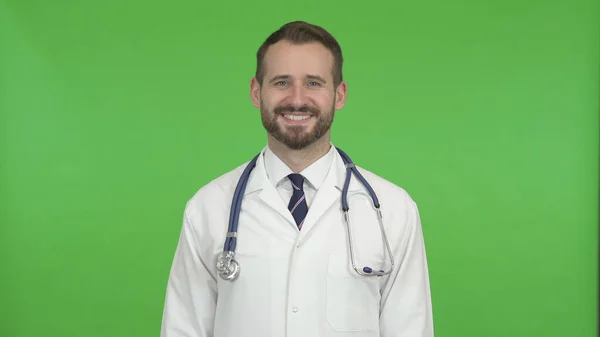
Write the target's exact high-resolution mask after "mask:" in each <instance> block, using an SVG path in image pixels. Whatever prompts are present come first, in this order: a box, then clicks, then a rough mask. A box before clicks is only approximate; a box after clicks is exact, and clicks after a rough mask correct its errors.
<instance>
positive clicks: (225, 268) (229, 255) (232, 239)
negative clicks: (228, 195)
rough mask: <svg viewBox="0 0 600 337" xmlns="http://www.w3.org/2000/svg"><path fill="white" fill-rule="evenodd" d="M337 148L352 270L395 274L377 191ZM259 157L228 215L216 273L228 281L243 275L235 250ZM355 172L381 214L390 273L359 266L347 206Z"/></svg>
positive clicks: (246, 173) (242, 180) (241, 182)
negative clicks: (246, 195)
mask: <svg viewBox="0 0 600 337" xmlns="http://www.w3.org/2000/svg"><path fill="white" fill-rule="evenodd" d="M336 149H337V151H338V152H339V154H340V155H341V156H342V159H343V160H344V164H345V166H346V181H345V182H344V188H343V190H342V211H343V212H344V221H345V222H346V227H347V228H348V242H349V246H350V258H351V260H352V267H353V268H354V270H355V271H356V272H357V273H358V274H359V275H362V276H384V275H388V274H389V273H391V272H392V270H394V258H393V257H392V250H391V248H390V244H389V242H388V239H387V235H386V233H385V228H384V227H383V216H382V214H381V209H380V204H379V199H377V195H376V194H375V191H373V188H371V185H369V183H368V182H367V180H366V179H365V178H364V177H363V176H362V175H361V174H360V172H358V169H357V168H356V166H355V165H354V163H352V160H350V157H348V155H347V154H346V153H344V151H342V150H340V149H339V148H337V147H336ZM259 156H260V153H259V154H258V155H256V157H254V158H253V159H252V160H251V161H250V163H249V164H248V165H247V166H246V168H245V170H244V172H242V175H241V177H240V180H239V181H238V184H237V187H236V188H235V192H234V193H233V201H232V204H231V209H230V213H229V229H228V232H227V235H226V239H225V246H224V248H223V252H222V253H221V256H220V258H219V260H218V261H217V272H218V273H219V276H221V278H222V279H223V280H226V281H233V280H235V279H236V278H237V277H238V275H239V274H240V264H239V263H238V262H237V261H236V260H235V259H234V257H235V247H236V244H237V229H238V221H239V217H240V208H241V206H242V198H243V196H244V193H243V192H244V190H245V189H246V185H247V184H248V177H249V176H250V172H251V171H252V169H254V167H255V166H256V161H257V160H258V157H259ZM352 172H354V174H355V175H356V177H358V179H359V180H360V181H361V183H362V184H363V185H364V186H365V187H366V189H367V190H368V191H369V195H370V197H371V200H372V201H373V208H374V209H375V211H376V212H377V215H378V217H377V219H378V220H379V227H380V230H381V235H382V237H383V240H384V242H385V247H386V250H387V254H388V256H389V258H390V263H391V266H390V269H389V270H388V271H384V270H373V269H372V268H371V267H367V266H365V267H363V268H362V269H358V268H357V267H356V263H355V256H354V247H353V244H352V242H353V241H352V233H351V228H350V216H349V215H348V211H349V210H350V208H349V207H348V186H349V185H350V178H351V176H352Z"/></svg>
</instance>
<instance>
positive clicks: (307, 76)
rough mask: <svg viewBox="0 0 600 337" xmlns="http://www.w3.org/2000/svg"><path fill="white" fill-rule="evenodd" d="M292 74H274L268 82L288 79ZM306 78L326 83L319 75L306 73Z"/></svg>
mask: <svg viewBox="0 0 600 337" xmlns="http://www.w3.org/2000/svg"><path fill="white" fill-rule="evenodd" d="M291 77H292V76H290V75H276V76H274V77H273V78H272V79H271V80H270V81H269V82H271V83H273V82H274V81H278V80H288V79H290V78H291ZM306 78H308V79H310V80H317V81H320V82H323V83H325V84H326V83H327V81H325V79H324V78H323V77H321V76H319V75H306Z"/></svg>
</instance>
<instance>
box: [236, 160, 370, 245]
mask: <svg viewBox="0 0 600 337" xmlns="http://www.w3.org/2000/svg"><path fill="white" fill-rule="evenodd" d="M263 154H264V149H263V151H262V152H261V153H260V155H259V156H258V159H257V161H256V167H255V168H254V169H253V170H252V172H251V173H250V177H249V179H248V184H247V185H246V190H245V193H244V195H247V194H249V193H252V192H255V191H258V190H260V192H259V195H258V196H259V198H260V199H261V200H262V201H263V202H264V203H265V204H266V205H267V206H268V207H270V208H271V209H273V210H274V211H276V212H277V213H279V214H280V215H281V216H282V217H283V218H284V219H286V220H287V222H288V223H289V224H290V225H291V226H292V227H293V228H296V229H297V226H296V222H295V220H294V217H293V216H292V214H291V213H290V211H289V209H288V208H287V205H286V204H285V203H284V201H283V200H282V199H281V196H280V195H279V193H278V192H277V189H276V188H275V186H273V184H271V181H270V180H269V178H268V177H267V172H266V170H265V164H264V157H263ZM244 168H245V166H244ZM345 179H346V167H345V165H344V161H343V159H342V157H341V156H340V154H339V153H338V152H337V151H336V152H335V156H334V159H333V161H332V163H331V165H330V167H329V172H328V173H327V176H326V177H325V180H324V181H323V183H322V185H321V187H320V188H319V190H318V191H317V193H316V194H315V198H314V200H313V201H312V203H311V206H310V208H309V209H308V213H307V214H306V219H304V224H303V225H302V230H301V231H300V237H299V240H303V239H307V238H308V234H309V233H311V231H312V230H313V229H314V228H315V226H316V225H317V223H318V222H319V219H320V218H321V217H322V216H323V214H324V213H325V212H327V211H328V210H329V209H330V208H331V207H336V208H337V209H339V210H340V212H341V209H342V199H341V197H342V189H343V187H344V181H345ZM361 186H362V185H361V184H360V182H359V181H358V179H357V178H356V177H355V176H354V175H353V176H352V179H350V185H349V187H348V191H349V192H353V191H357V190H359V189H360V188H361Z"/></svg>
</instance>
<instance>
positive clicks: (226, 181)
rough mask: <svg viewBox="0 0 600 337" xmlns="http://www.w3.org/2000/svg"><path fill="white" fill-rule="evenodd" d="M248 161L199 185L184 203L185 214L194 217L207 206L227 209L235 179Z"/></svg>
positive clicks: (235, 182) (235, 183)
mask: <svg viewBox="0 0 600 337" xmlns="http://www.w3.org/2000/svg"><path fill="white" fill-rule="evenodd" d="M248 163H249V161H248V162H245V163H243V164H241V165H239V166H237V167H235V168H234V169H232V170H230V171H228V172H225V173H224V174H222V175H220V176H218V177H216V178H214V179H213V180H211V181H209V182H208V183H206V184H205V185H203V186H202V187H200V188H199V189H198V190H197V191H196V192H195V193H194V194H193V195H192V196H191V198H189V200H188V201H187V203H186V207H185V214H186V216H188V217H190V218H191V217H195V216H196V215H197V214H198V213H199V212H203V211H204V210H206V209H208V208H210V209H211V211H212V210H216V209H218V208H219V207H225V208H227V209H229V207H230V206H231V198H232V196H233V193H234V191H235V188H236V185H237V181H238V180H239V177H240V176H241V175H242V172H243V171H244V169H245V168H246V166H247V165H248ZM215 208H216V209H215Z"/></svg>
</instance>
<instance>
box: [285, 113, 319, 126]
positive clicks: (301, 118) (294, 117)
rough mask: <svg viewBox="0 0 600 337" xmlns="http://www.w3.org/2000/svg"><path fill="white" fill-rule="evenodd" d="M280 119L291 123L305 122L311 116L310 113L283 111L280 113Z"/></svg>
mask: <svg viewBox="0 0 600 337" xmlns="http://www.w3.org/2000/svg"><path fill="white" fill-rule="evenodd" d="M280 116H281V117H282V119H283V120H284V121H285V122H286V123H288V124H293V125H300V124H306V123H308V121H309V120H310V119H311V118H312V115H311V114H306V113H302V114H297V113H285V114H281V115H280Z"/></svg>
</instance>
